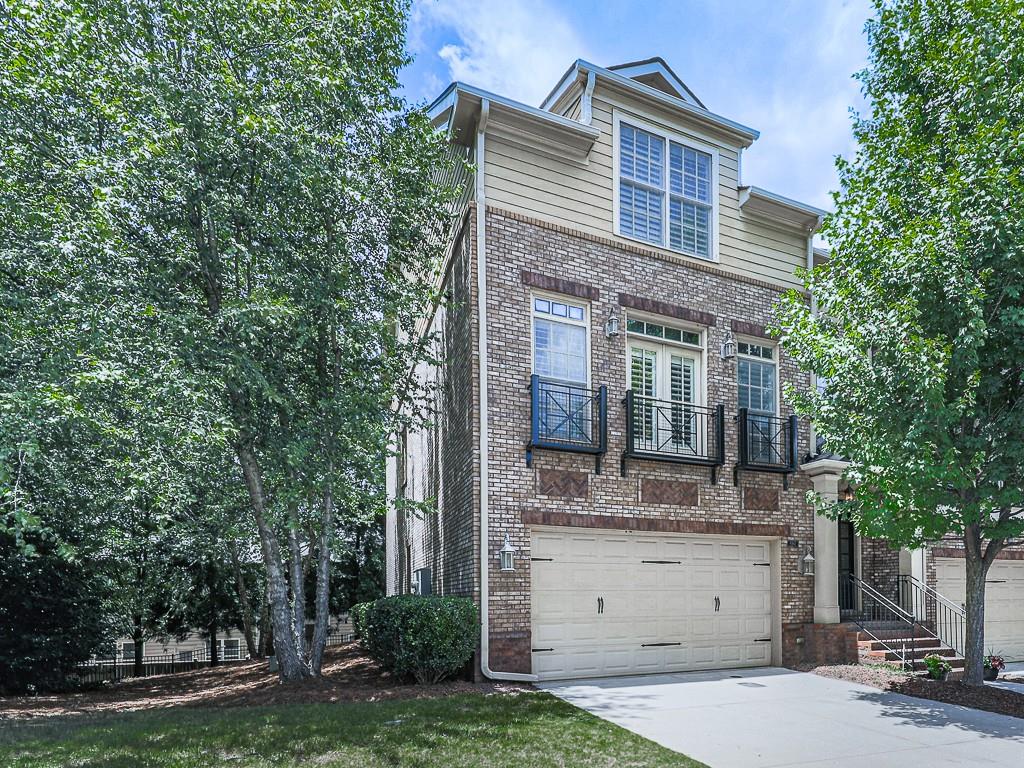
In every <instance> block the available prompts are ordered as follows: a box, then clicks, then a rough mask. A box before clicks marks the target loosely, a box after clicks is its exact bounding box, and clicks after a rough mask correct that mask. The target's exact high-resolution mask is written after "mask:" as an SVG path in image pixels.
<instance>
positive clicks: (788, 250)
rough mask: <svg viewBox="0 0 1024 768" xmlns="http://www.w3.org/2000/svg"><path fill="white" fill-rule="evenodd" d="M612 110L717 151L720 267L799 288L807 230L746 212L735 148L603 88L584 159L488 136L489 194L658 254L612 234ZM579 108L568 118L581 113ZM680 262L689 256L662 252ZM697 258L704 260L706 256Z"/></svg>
mask: <svg viewBox="0 0 1024 768" xmlns="http://www.w3.org/2000/svg"><path fill="white" fill-rule="evenodd" d="M613 110H618V111H620V113H621V114H622V115H623V117H624V119H627V120H628V117H627V115H630V114H631V115H633V116H635V117H636V119H638V120H641V121H644V122H648V123H654V124H656V125H658V126H660V127H663V128H665V129H666V130H668V131H670V132H673V133H676V134H679V135H681V136H682V137H683V138H684V139H685V138H686V137H690V138H692V139H693V140H694V141H698V142H701V143H704V144H711V145H712V146H714V147H716V149H717V150H718V153H719V157H718V168H719V179H718V184H719V186H718V253H719V261H718V266H719V267H721V268H722V269H724V270H726V271H729V272H733V273H738V274H743V275H747V276H750V277H755V278H757V279H760V280H765V281H767V282H770V283H774V284H778V285H783V286H786V287H791V286H799V285H800V283H799V282H798V281H797V279H796V276H795V274H794V271H795V269H796V268H797V267H798V266H801V265H802V264H803V263H804V261H805V260H806V248H807V239H806V235H804V234H803V233H800V232H797V231H794V230H791V229H785V228H783V227H781V226H780V227H775V226H773V225H772V224H771V223H769V222H764V221H761V220H757V219H754V218H752V217H751V216H748V215H744V214H743V213H741V211H740V208H739V192H738V189H737V167H738V162H737V161H738V149H737V147H736V146H733V145H731V144H730V143H729V141H728V140H727V139H725V138H724V137H722V136H717V135H714V134H708V133H706V132H698V131H693V130H688V127H687V125H685V124H684V123H683V122H682V120H683V119H685V118H680V117H679V116H675V117H673V116H672V115H671V114H669V113H668V112H664V111H660V110H654V109H652V108H651V107H648V106H646V105H643V106H641V105H639V104H630V103H629V102H628V100H627V99H625V98H623V97H621V96H619V95H618V94H612V93H609V92H608V91H607V90H605V89H604V88H602V87H601V86H598V88H597V89H595V92H594V102H593V126H594V127H595V128H598V129H600V131H601V135H600V137H599V138H598V140H597V142H596V144H595V145H594V147H593V149H592V150H591V152H590V156H589V158H588V159H587V161H586V162H576V161H573V160H570V159H568V158H566V159H559V158H557V157H555V156H553V155H551V154H548V153H545V152H541V151H538V150H537V149H533V148H529V147H527V146H525V145H522V144H519V143H517V142H514V141H513V140H510V139H507V138H504V137H499V136H492V135H488V141H487V157H486V169H487V179H486V186H487V197H488V202H489V203H490V204H491V205H494V206H496V207H499V208H505V209H508V210H512V211H516V212H518V213H522V214H525V215H528V216H533V217H536V218H538V219H543V220H545V221H550V222H552V223H554V224H560V225H562V226H565V227H569V228H572V229H578V230H581V231H583V232H587V233H589V234H592V235H597V236H600V237H608V238H612V239H615V240H619V241H620V242H623V243H631V244H634V245H641V246H642V247H646V248H651V249H652V250H656V251H661V250H663V249H659V248H657V247H656V246H650V245H647V244H643V243H636V242H635V241H633V240H630V239H628V238H619V237H617V236H616V235H615V234H614V226H613V215H614V214H613V211H614V204H613V189H614V184H613V169H612V163H613V156H614V155H613V146H612V142H613V139H614V131H613V125H612V116H613ZM578 111H579V109H578V106H577V105H576V104H574V105H573V107H571V109H570V110H569V113H570V115H572V116H575V115H576V114H578ZM664 252H665V253H667V254H671V255H672V256H673V257H675V258H683V259H689V258H691V257H687V256H684V255H682V254H678V253H675V252H673V251H668V250H665V251H664ZM693 261H695V262H700V263H707V262H705V261H704V260H703V259H696V258H694V259H693Z"/></svg>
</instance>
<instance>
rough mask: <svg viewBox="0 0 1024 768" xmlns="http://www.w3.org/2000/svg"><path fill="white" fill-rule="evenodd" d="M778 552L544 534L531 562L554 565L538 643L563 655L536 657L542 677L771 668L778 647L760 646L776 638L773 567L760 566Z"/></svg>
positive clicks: (712, 542)
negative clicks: (752, 666)
mask: <svg viewBox="0 0 1024 768" xmlns="http://www.w3.org/2000/svg"><path fill="white" fill-rule="evenodd" d="M769 551H770V550H769V544H768V543H767V542H760V541H744V540H723V539H711V538H695V537H685V536H672V535H647V534H644V535H635V534H628V535H623V534H619V533H614V534H606V533H603V532H587V533H584V534H576V533H574V532H566V531H557V530H546V529H543V530H542V529H537V530H535V531H534V537H533V542H532V551H531V555H532V556H533V557H539V558H547V557H550V558H551V560H550V561H547V560H543V559H542V560H535V561H534V562H533V574H532V575H533V578H532V581H533V596H532V617H533V618H532V622H533V629H534V634H533V638H534V639H533V646H534V647H535V648H541V649H543V648H552V649H553V650H552V651H543V652H536V653H535V654H534V671H535V673H536V674H537V675H538V676H540V677H542V678H545V679H555V678H571V677H588V676H600V675H613V674H627V673H639V672H662V671H677V670H678V671H682V670H686V669H713V668H716V667H729V666H744V665H749V664H763V663H766V662H767V661H768V660H770V644H769V643H764V644H758V643H753V640H754V639H755V638H760V637H767V636H768V634H769V631H770V630H769V628H770V626H771V599H770V569H768V568H764V567H760V566H758V567H755V566H754V563H756V562H767V561H768V556H769ZM643 560H649V561H656V562H647V563H644V562H642V561H643ZM598 597H601V598H603V606H604V611H603V612H601V613H599V612H598V610H599V603H598ZM715 597H718V598H719V600H720V604H719V610H718V611H717V612H716V611H715ZM645 646H646V647H645ZM765 646H767V650H766V649H765Z"/></svg>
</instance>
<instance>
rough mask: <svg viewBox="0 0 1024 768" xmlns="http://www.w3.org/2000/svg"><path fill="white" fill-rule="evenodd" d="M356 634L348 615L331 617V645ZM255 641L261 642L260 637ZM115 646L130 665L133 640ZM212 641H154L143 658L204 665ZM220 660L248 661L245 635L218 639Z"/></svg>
mask: <svg viewBox="0 0 1024 768" xmlns="http://www.w3.org/2000/svg"><path fill="white" fill-rule="evenodd" d="M313 627H314V623H313V621H308V622H306V637H307V638H312V637H313ZM352 633H353V629H352V622H351V619H350V618H349V614H348V613H341V614H339V615H337V616H332V617H331V619H330V625H329V628H328V636H329V638H330V640H331V641H332V642H340V641H342V640H345V639H347V638H349V637H350V636H351V635H352ZM256 640H257V642H259V633H258V632H257V635H256ZM115 645H116V650H115V652H116V659H117V661H124V662H130V661H133V660H134V659H135V642H134V641H133V640H132V639H131V638H130V637H121V638H118V640H117V643H116V644H115ZM211 650H212V649H211V648H210V640H209V638H208V637H207V636H206V635H204V634H202V633H200V632H189V633H188V634H187V635H185V637H183V638H180V639H179V638H177V637H168V638H164V639H158V638H151V639H149V640H147V641H146V642H145V643H143V647H142V655H143V657H145V658H146V660H147V661H154V660H155V661H159V660H160V659H167V660H168V661H170V660H171V659H172V658H173V659H174V661H204V660H206V659H209V658H210V651H211ZM217 656H218V658H219V659H220V660H222V661H238V660H241V659H248V658H249V650H248V648H246V645H245V637H244V635H243V634H242V633H241V632H240V631H239V630H237V629H226V630H223V631H222V632H221V633H219V634H218V635H217Z"/></svg>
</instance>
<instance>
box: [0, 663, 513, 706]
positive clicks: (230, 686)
mask: <svg viewBox="0 0 1024 768" xmlns="http://www.w3.org/2000/svg"><path fill="white" fill-rule="evenodd" d="M519 687H520V686H515V685H502V684H497V683H470V682H466V681H461V680H453V681H449V682H446V683H439V684H437V685H412V684H406V683H403V682H401V681H397V680H395V679H394V678H392V677H391V676H390V675H389V674H388V673H387V672H385V671H384V670H382V669H381V668H380V666H379V665H378V664H377V663H376V662H374V661H372V660H371V659H369V658H368V657H367V656H365V655H364V654H363V652H362V650H361V649H360V648H359V646H358V644H356V643H348V644H346V645H339V646H333V647H331V648H328V649H327V650H326V652H325V654H324V664H323V676H322V677H320V678H312V679H309V680H302V681H299V682H294V683H287V684H282V683H280V682H279V681H278V678H277V673H276V672H274V673H272V672H269V671H267V662H266V661H265V660H263V661H249V662H241V663H232V664H230V665H227V666H223V667H215V668H210V669H200V670H196V671H194V672H182V673H178V674H174V675H159V676H154V677H139V678H134V679H130V680H125V681H122V682H120V683H117V684H114V685H109V686H107V687H105V688H103V689H100V690H95V691H83V692H80V693H65V694H53V695H42V696H18V697H9V698H3V697H0V722H2V721H4V720H15V719H28V718H33V717H52V716H56V715H74V714H97V713H102V712H130V711H134V710H141V709H158V708H162V707H245V706H260V705H267V704H309V703H314V702H347V701H383V700H387V699H421V698H432V697H437V696H450V695H452V694H457V693H500V692H506V691H511V690H515V689H517V688H519Z"/></svg>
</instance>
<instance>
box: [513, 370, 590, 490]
mask: <svg viewBox="0 0 1024 768" xmlns="http://www.w3.org/2000/svg"><path fill="white" fill-rule="evenodd" d="M535 448H542V449H546V450H551V451H569V452H571V453H588V454H592V455H593V456H594V460H595V464H596V471H597V472H598V473H599V474H600V472H601V457H602V456H603V455H604V454H605V453H606V452H607V450H608V389H607V387H605V386H604V385H601V386H600V387H598V388H597V389H590V388H588V387H583V386H580V385H579V384H571V383H567V382H561V381H552V380H550V379H543V378H541V377H540V376H538V375H536V374H534V375H533V376H531V377H530V442H529V444H528V445H527V447H526V466H528V467H529V466H532V464H533V451H534V449H535Z"/></svg>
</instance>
